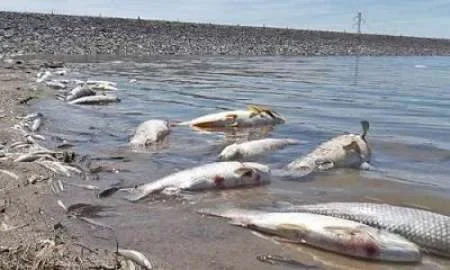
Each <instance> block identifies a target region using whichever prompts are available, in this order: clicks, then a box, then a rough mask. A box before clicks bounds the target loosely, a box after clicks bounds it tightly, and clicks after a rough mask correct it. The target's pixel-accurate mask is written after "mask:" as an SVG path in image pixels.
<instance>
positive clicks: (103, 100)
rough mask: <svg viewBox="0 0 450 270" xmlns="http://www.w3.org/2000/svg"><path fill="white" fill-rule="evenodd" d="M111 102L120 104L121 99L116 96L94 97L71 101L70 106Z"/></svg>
mask: <svg viewBox="0 0 450 270" xmlns="http://www.w3.org/2000/svg"><path fill="white" fill-rule="evenodd" d="M111 102H120V99H119V98H118V97H117V96H114V95H94V96H85V97H80V98H77V99H74V100H72V101H69V104H105V103H111Z"/></svg>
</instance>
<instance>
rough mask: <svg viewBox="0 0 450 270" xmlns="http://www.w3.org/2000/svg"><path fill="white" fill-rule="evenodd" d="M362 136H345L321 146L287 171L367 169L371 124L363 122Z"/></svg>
mask: <svg viewBox="0 0 450 270" xmlns="http://www.w3.org/2000/svg"><path fill="white" fill-rule="evenodd" d="M361 126H362V129H363V133H362V134H344V135H339V136H337V137H334V138H332V139H331V140H329V141H326V142H324V143H322V144H321V145H319V146H318V147H317V148H316V149H314V151H312V152H311V153H309V154H307V155H306V156H304V157H301V158H299V159H296V160H294V161H293V162H291V163H289V164H288V165H287V166H286V169H287V170H295V171H303V172H305V175H306V174H309V173H311V172H313V171H324V170H329V169H331V168H336V167H358V168H360V167H365V166H364V164H368V162H370V158H371V150H370V147H369V145H368V143H367V140H366V135H367V132H368V130H369V122H367V121H362V122H361Z"/></svg>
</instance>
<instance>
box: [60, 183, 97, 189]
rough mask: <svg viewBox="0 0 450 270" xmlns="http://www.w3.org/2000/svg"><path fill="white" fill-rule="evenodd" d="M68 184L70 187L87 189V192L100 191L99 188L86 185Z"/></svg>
mask: <svg viewBox="0 0 450 270" xmlns="http://www.w3.org/2000/svg"><path fill="white" fill-rule="evenodd" d="M67 184H68V185H69V186H74V187H79V188H84V189H87V190H100V188H99V187H97V186H94V185H84V184H75V183H67Z"/></svg>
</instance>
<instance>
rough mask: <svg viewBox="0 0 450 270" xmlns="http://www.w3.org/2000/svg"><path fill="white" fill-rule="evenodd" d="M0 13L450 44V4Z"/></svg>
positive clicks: (205, 3) (36, 3)
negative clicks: (446, 41)
mask: <svg viewBox="0 0 450 270" xmlns="http://www.w3.org/2000/svg"><path fill="white" fill-rule="evenodd" d="M0 10H2V11H5V10H8V11H27V12H46V13H50V12H52V11H53V12H54V13H62V14H76V15H94V16H98V15H101V16H109V17H129V18H137V17H138V16H139V17H140V18H142V19H157V20H171V21H185V22H205V23H218V24H231V25H237V24H239V25H253V26H263V25H265V26H267V27H269V26H272V27H288V28H298V29H310V30H331V31H346V32H355V31H356V26H355V22H356V21H355V19H354V18H355V16H356V14H357V12H358V11H361V12H362V15H363V23H362V25H361V30H362V32H365V33H377V34H390V35H403V36H421V37H439V38H447V39H450V0H359V1H355V0H77V1H74V0H0Z"/></svg>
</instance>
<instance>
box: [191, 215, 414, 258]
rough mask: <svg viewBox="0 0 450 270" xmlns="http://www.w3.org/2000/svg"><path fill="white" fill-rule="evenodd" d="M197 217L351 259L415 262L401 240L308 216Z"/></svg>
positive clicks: (410, 246) (409, 247)
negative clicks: (226, 222)
mask: <svg viewBox="0 0 450 270" xmlns="http://www.w3.org/2000/svg"><path fill="white" fill-rule="evenodd" d="M198 212H199V213H200V214H206V215H212V216H219V217H225V218H229V219H231V220H232V222H231V223H232V224H234V225H238V226H242V227H246V228H249V229H254V230H257V231H260V232H263V233H268V234H272V235H275V236H279V237H282V238H284V239H286V240H287V241H288V242H293V243H298V244H307V245H310V246H313V247H316V248H320V249H324V250H328V251H332V252H335V253H339V254H344V255H348V256H352V257H357V258H363V259H370V260H379V261H391V262H419V261H421V253H420V250H419V248H418V247H417V246H416V245H415V244H414V243H412V242H410V241H408V240H406V239H405V238H403V237H401V236H398V235H395V234H393V233H389V232H387V231H383V230H379V229H376V228H372V227H370V226H367V225H364V224H361V223H359V222H355V221H350V220H345V219H340V218H335V217H329V216H323V215H316V214H311V213H279V212H262V211H251V210H244V209H227V210H225V209H224V210H221V209H202V210H199V211H198Z"/></svg>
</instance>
